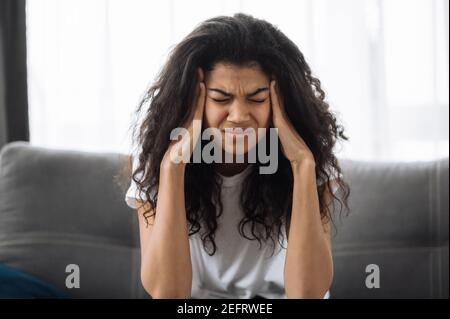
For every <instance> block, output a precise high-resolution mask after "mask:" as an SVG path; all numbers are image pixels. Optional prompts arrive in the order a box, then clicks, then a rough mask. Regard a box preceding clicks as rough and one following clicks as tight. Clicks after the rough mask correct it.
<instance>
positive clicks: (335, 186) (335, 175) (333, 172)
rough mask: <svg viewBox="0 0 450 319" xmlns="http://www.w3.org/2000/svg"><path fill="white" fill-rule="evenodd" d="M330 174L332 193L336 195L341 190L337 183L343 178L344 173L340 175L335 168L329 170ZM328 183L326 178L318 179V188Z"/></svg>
mask: <svg viewBox="0 0 450 319" xmlns="http://www.w3.org/2000/svg"><path fill="white" fill-rule="evenodd" d="M327 172H328V174H329V175H330V183H331V191H332V193H333V194H335V193H336V192H337V191H338V189H339V184H338V183H337V182H336V180H337V179H340V178H343V175H342V173H339V174H338V172H337V171H336V169H334V168H328V170H327ZM325 182H326V179H324V178H318V179H317V186H320V185H322V184H323V183H325Z"/></svg>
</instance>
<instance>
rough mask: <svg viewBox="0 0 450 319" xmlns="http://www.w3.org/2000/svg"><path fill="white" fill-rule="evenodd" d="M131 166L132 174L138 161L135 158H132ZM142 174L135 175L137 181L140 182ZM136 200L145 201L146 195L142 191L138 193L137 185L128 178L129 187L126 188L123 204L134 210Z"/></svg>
mask: <svg viewBox="0 0 450 319" xmlns="http://www.w3.org/2000/svg"><path fill="white" fill-rule="evenodd" d="M132 163H133V165H132V172H134V171H135V170H136V169H137V167H138V164H139V159H138V157H137V156H133V161H132ZM142 175H143V174H142V172H141V173H139V174H137V176H136V177H137V179H138V180H140V179H141V178H142ZM137 200H142V201H146V200H147V195H146V194H145V192H144V191H140V190H139V188H138V185H137V184H136V182H135V181H134V180H133V178H132V176H130V186H129V187H128V190H127V192H126V194H125V202H126V203H127V205H128V206H129V207H131V208H134V209H136V207H137V202H136V201H137Z"/></svg>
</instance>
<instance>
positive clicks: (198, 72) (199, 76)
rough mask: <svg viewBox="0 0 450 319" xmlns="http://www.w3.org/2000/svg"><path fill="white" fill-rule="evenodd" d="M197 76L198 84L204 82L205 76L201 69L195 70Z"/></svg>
mask: <svg viewBox="0 0 450 319" xmlns="http://www.w3.org/2000/svg"><path fill="white" fill-rule="evenodd" d="M197 76H198V81H199V82H204V78H205V74H204V73H203V69H202V68H198V69H197Z"/></svg>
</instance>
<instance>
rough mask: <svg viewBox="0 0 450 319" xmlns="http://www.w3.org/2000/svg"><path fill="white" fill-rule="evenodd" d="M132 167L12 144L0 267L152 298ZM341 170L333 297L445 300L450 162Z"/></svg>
mask: <svg viewBox="0 0 450 319" xmlns="http://www.w3.org/2000/svg"><path fill="white" fill-rule="evenodd" d="M126 160H127V157H126V156H124V155H119V154H97V153H85V152H74V151H62V150H49V149H44V148H39V147H34V146H30V145H28V144H27V143H24V142H15V143H11V144H8V145H6V146H5V147H4V148H3V149H2V150H1V153H0V263H4V264H7V265H9V266H13V267H16V268H19V269H21V270H24V271H27V272H29V273H31V274H33V275H35V276H37V277H39V278H41V279H43V280H45V281H47V282H49V283H51V284H53V285H55V286H56V287H58V288H60V289H63V290H64V291H66V292H68V293H69V294H70V295H72V296H74V297H80V298H109V297H111V298H145V297H146V296H147V295H146V293H145V292H144V290H143V288H142V286H141V284H140V275H139V264H140V256H139V231H138V225H137V218H136V214H135V213H134V212H133V211H132V210H131V209H130V208H128V207H127V206H126V205H125V202H124V200H123V199H124V194H125V191H126V186H125V187H124V188H121V187H120V186H119V184H118V182H117V177H118V176H120V168H121V167H122V166H123V165H124V163H125V162H126ZM340 162H341V165H342V168H343V175H344V177H345V179H346V181H347V182H348V183H349V184H350V187H351V194H350V198H349V204H350V209H351V211H350V215H349V216H348V217H342V218H339V205H338V203H337V202H335V208H336V211H335V217H334V223H335V226H336V229H334V235H333V259H334V281H333V286H332V288H331V298H419V297H423V298H448V294H449V290H448V211H449V209H448V158H447V159H443V160H438V161H432V162H418V163H372V162H363V161H352V160H344V159H342V160H340ZM69 264H76V265H78V266H79V268H80V288H78V289H75V288H74V289H67V288H66V285H65V280H66V277H67V275H68V273H66V267H67V265H69ZM369 265H376V266H369ZM368 267H369V268H368ZM370 267H378V269H379V272H380V273H379V275H380V276H379V278H380V281H379V283H380V288H368V287H367V286H366V279H367V277H368V276H370V275H371V272H373V268H370ZM366 270H367V271H370V272H369V273H368V272H366ZM372 276H373V274H372ZM369 278H372V277H369Z"/></svg>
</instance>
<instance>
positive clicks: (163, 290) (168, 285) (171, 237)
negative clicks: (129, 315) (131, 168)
mask: <svg viewBox="0 0 450 319" xmlns="http://www.w3.org/2000/svg"><path fill="white" fill-rule="evenodd" d="M184 197H185V196H184V169H182V170H178V169H171V168H167V167H166V168H162V169H161V174H160V184H159V190H158V204H157V207H156V216H155V220H154V226H153V229H152V233H151V236H150V241H149V244H148V245H147V246H146V247H145V251H144V252H143V254H142V255H143V257H142V258H143V262H142V265H143V266H142V270H141V272H142V277H144V278H143V282H144V281H145V282H146V284H147V287H148V290H150V294H151V295H152V296H153V297H154V298H155V297H156V298H177V297H179V298H188V297H190V293H191V285H192V265H191V257H190V248H189V237H188V227H187V219H186V209H185V199H184ZM146 289H147V288H146Z"/></svg>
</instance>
